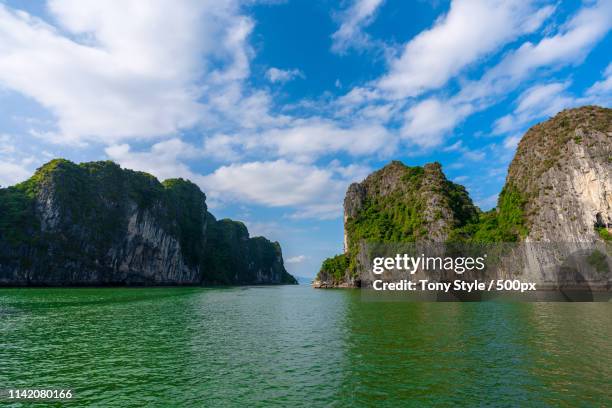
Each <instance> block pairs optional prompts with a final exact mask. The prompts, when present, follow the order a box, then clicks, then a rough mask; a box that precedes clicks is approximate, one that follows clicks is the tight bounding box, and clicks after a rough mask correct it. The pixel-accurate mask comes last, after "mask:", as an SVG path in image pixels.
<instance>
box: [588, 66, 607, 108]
mask: <svg viewBox="0 0 612 408" xmlns="http://www.w3.org/2000/svg"><path fill="white" fill-rule="evenodd" d="M603 76H604V77H603V79H602V80H601V81H598V82H596V83H594V84H593V86H591V87H590V88H589V89H588V90H587V91H586V94H587V96H588V97H589V98H590V99H592V100H593V102H597V103H600V104H602V105H605V106H608V105H610V103H611V102H612V63H610V64H608V67H607V68H606V70H605V71H604V75H603Z"/></svg>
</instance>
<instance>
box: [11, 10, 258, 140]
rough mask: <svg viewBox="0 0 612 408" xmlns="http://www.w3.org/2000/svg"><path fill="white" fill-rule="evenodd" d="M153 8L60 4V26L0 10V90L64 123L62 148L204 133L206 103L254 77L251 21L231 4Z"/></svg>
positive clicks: (57, 136) (54, 12) (59, 131)
mask: <svg viewBox="0 0 612 408" xmlns="http://www.w3.org/2000/svg"><path fill="white" fill-rule="evenodd" d="M154 3H155V4H151V3H147V4H143V3H142V2H140V1H138V0H130V1H122V2H116V1H103V2H85V1H78V0H52V1H49V3H48V9H49V12H50V14H51V15H52V16H53V18H54V19H55V20H56V21H57V24H58V26H57V27H55V26H51V25H49V24H48V23H46V22H44V21H42V20H40V19H39V18H37V17H33V16H31V15H29V14H27V13H25V12H22V11H16V10H11V9H9V8H8V7H6V6H4V5H0V83H1V84H3V85H4V86H6V87H7V88H9V89H12V90H15V91H17V92H20V93H23V94H25V95H27V96H29V97H31V98H33V99H34V100H36V101H38V102H39V103H40V104H41V105H43V106H45V107H46V108H48V109H49V110H50V111H51V112H52V113H53V114H54V115H55V116H56V117H57V129H56V132H54V133H52V135H53V137H54V140H56V141H62V142H72V143H74V142H79V141H118V140H122V139H126V138H151V137H158V136H163V135H169V134H172V133H175V132H177V131H178V130H179V129H182V128H187V127H191V126H194V125H196V124H197V123H198V122H199V121H201V120H202V119H203V118H205V117H206V116H207V115H208V114H209V112H207V110H208V107H207V104H206V102H203V100H204V101H205V100H206V99H208V98H218V97H219V94H221V95H223V94H225V93H226V92H228V91H227V90H226V89H225V88H226V87H229V86H232V83H234V82H235V81H238V80H241V79H244V78H246V77H247V76H248V74H249V65H248V59H249V53H250V48H249V46H248V44H247V42H246V39H247V36H248V34H249V33H250V31H251V29H252V21H251V20H250V19H249V18H248V17H246V16H243V15H240V14H239V10H238V5H237V4H236V3H235V2H233V1H223V2H222V1H180V2H178V1H176V2H175V1H169V0H156V1H155V2H154ZM220 45H221V46H220ZM213 61H216V63H214V64H213ZM43 67H44V68H43ZM203 78H206V79H205V80H203ZM234 92H235V91H234Z"/></svg>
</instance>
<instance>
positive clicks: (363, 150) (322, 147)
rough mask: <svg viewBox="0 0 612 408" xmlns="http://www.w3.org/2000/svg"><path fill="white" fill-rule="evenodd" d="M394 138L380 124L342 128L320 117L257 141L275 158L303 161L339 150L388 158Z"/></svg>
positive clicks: (279, 130)
mask: <svg viewBox="0 0 612 408" xmlns="http://www.w3.org/2000/svg"><path fill="white" fill-rule="evenodd" d="M394 139H395V138H394V136H393V135H392V134H391V133H390V132H389V131H388V130H387V129H386V128H385V127H383V126H381V125H376V124H369V123H363V124H357V125H355V126H352V127H350V128H342V127H339V126H338V125H337V124H336V123H334V122H332V121H328V120H323V119H317V118H314V119H308V120H296V121H295V122H293V123H292V126H290V127H287V128H279V129H271V130H269V131H266V132H264V133H262V134H261V135H260V136H259V137H258V138H257V140H258V142H259V143H261V145H263V146H268V147H270V148H272V149H273V150H274V152H275V154H276V155H278V156H281V157H292V158H293V159H294V160H297V161H302V162H310V161H313V160H315V159H316V158H318V157H320V156H324V155H327V154H333V153H337V152H339V151H344V152H346V153H348V154H350V155H353V156H364V155H371V154H377V153H379V154H383V155H388V154H390V153H392V152H393V150H394V148H395V140H394Z"/></svg>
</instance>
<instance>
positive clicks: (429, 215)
mask: <svg viewBox="0 0 612 408" xmlns="http://www.w3.org/2000/svg"><path fill="white" fill-rule="evenodd" d="M504 191H505V192H506V196H505V201H504V199H503V198H502V197H503V196H504V193H503V192H502V194H501V195H500V201H499V203H498V208H497V209H496V210H494V211H492V212H488V213H480V212H479V211H478V210H477V209H476V208H475V207H474V206H473V204H472V201H471V200H470V199H469V197H468V196H467V193H466V192H465V189H463V187H462V186H458V185H456V184H454V183H450V182H449V181H448V180H446V178H445V176H444V174H443V173H442V171H441V167H440V165H439V164H438V163H430V164H427V165H425V166H424V167H422V168H420V167H407V166H404V165H403V164H402V163H400V162H392V163H390V164H388V165H387V166H385V167H384V168H382V169H380V170H378V171H376V172H374V173H372V174H371V175H369V176H368V177H367V178H366V179H365V180H364V181H363V182H362V183H355V184H352V185H351V186H350V187H349V189H348V191H347V194H346V197H345V200H344V210H345V211H344V255H340V256H337V257H334V258H330V259H328V260H326V261H325V262H324V264H323V267H322V268H321V271H320V272H319V275H318V280H317V282H316V284H317V285H318V286H320V287H334V286H335V287H338V286H349V287H350V286H357V285H358V284H359V282H358V280H359V276H364V275H367V274H368V268H369V267H370V261H371V260H370V259H369V257H368V256H367V254H368V253H370V252H371V248H372V246H373V245H374V246H376V245H377V244H384V245H386V244H393V243H412V242H416V243H426V244H427V243H430V244H432V243H433V244H435V243H443V242H448V240H449V238H452V239H451V241H452V240H453V239H454V240H455V242H462V243H466V244H467V245H470V244H474V243H476V244H488V245H491V249H492V250H493V251H494V252H495V253H496V254H497V255H496V259H497V260H498V265H497V266H498V267H497V268H496V269H495V273H496V274H497V276H498V277H500V278H517V277H519V278H524V279H526V280H530V281H534V282H539V283H544V284H547V285H550V286H555V285H557V284H559V282H563V281H566V282H571V281H572V280H573V281H578V280H580V279H583V280H585V281H589V282H594V283H595V284H597V285H608V279H609V278H610V275H609V274H608V275H606V273H604V272H602V271H606V270H608V271H609V270H612V263H611V262H610V257H612V249H611V248H610V245H611V244H610V243H609V241H607V242H606V239H609V238H606V237H608V236H609V234H611V233H612V110H611V109H606V108H600V107H595V106H586V107H582V108H577V109H570V110H566V111H563V112H561V113H559V114H558V115H556V116H555V117H554V118H552V119H550V120H548V121H546V122H543V123H541V124H539V125H536V126H534V127H532V128H531V129H530V130H529V131H528V132H527V133H526V134H525V136H524V137H523V138H522V140H521V142H520V143H519V145H518V148H517V152H516V155H515V157H514V159H513V161H512V163H511V165H510V167H509V170H508V176H507V179H506V185H505V186H504ZM464 227H465V228H464ZM606 231H607V232H606ZM368 246H369V249H368ZM434 246H435V245H434ZM495 246H497V247H495ZM598 254H607V258H606V259H604V258H601V256H603V255H598ZM598 257H599V258H598ZM597 259H600V261H597ZM594 262H595V263H598V267H599V270H597V268H595V267H594V266H593V263H594ZM606 263H607V264H606ZM568 265H569V266H568ZM606 265H607V266H606Z"/></svg>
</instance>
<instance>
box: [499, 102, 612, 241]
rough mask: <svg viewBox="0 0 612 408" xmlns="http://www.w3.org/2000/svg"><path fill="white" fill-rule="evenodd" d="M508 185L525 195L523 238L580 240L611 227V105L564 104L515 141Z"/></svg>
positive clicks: (586, 239)
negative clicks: (568, 107) (570, 106)
mask: <svg viewBox="0 0 612 408" xmlns="http://www.w3.org/2000/svg"><path fill="white" fill-rule="evenodd" d="M506 188H508V189H513V190H515V191H517V192H518V193H520V194H521V195H522V196H523V197H524V200H525V208H524V209H525V219H526V226H527V228H528V230H529V233H528V236H527V237H526V239H528V240H532V241H545V242H547V241H548V242H558V241H562V242H579V241H589V242H590V241H593V240H595V239H598V237H599V231H598V230H601V229H607V228H612V110H611V109H605V108H600V107H595V106H586V107H582V108H578V109H571V110H565V111H563V112H561V113H559V114H558V115H556V116H555V117H554V118H552V119H550V120H548V121H546V122H544V123H541V124H539V125H536V126H534V127H532V128H531V129H530V130H529V131H528V132H527V133H526V134H525V136H524V137H523V139H522V140H521V142H520V143H519V145H518V148H517V151H516V155H515V157H514V160H513V161H512V163H511V164H510V168H509V169H508V177H507V180H506Z"/></svg>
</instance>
